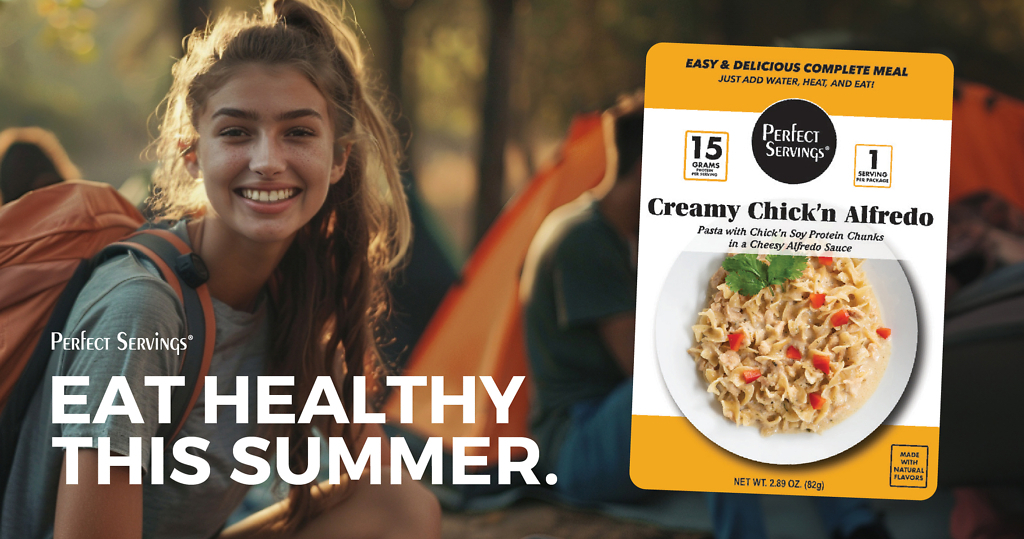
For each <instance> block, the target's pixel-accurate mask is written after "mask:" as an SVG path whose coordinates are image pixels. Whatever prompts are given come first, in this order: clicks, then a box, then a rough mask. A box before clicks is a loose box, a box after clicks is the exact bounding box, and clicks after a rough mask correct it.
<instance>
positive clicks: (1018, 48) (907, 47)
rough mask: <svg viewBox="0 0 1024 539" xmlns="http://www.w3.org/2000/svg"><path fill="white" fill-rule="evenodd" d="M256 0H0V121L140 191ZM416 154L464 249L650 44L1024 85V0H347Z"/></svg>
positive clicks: (616, 88) (1021, 92)
mask: <svg viewBox="0 0 1024 539" xmlns="http://www.w3.org/2000/svg"><path fill="white" fill-rule="evenodd" d="M255 5H256V1H254V0H0V129H3V128H7V127H13V126H24V125H37V126H41V127H44V128H46V129H49V130H51V131H53V132H54V133H56V134H57V136H58V137H59V138H60V140H61V141H62V142H63V143H64V144H65V146H66V148H67V150H68V152H69V154H70V156H71V158H72V160H73V161H74V162H75V163H76V164H77V165H78V166H79V168H80V169H81V170H82V172H83V176H84V177H85V178H86V179H91V180H96V181H103V182H107V183H110V184H113V185H115V186H118V187H121V188H122V191H123V192H125V193H126V194H128V195H129V196H130V197H133V198H135V199H136V201H141V200H142V198H143V197H144V196H145V194H146V192H147V188H148V176H149V172H150V170H151V169H152V163H150V162H148V161H146V160H145V159H144V158H143V155H142V154H143V151H144V149H145V147H146V144H147V143H148V142H149V141H150V140H151V137H152V136H153V134H154V133H155V131H156V123H155V119H154V117H153V116H152V112H153V110H154V109H155V108H156V106H157V104H158V102H159V101H160V99H161V98H162V97H163V95H164V94H165V93H166V91H167V88H168V85H169V84H170V75H169V74H170V69H169V68H170V66H171V64H172V62H173V61H174V59H175V58H178V57H180V56H181V54H182V49H181V47H182V37H183V36H184V35H186V34H187V33H188V32H189V31H191V29H192V28H195V27H196V26H202V25H203V24H205V20H206V16H207V14H216V13H218V12H221V11H222V10H224V9H227V8H235V9H239V8H240V9H251V8H254V7H255ZM349 7H350V8H351V10H350V11H351V12H354V15H355V17H356V19H357V20H358V23H359V27H360V28H361V33H362V36H363V38H364V40H365V42H366V44H367V45H368V46H369V51H370V52H369V55H368V60H369V63H370V64H371V66H372V67H373V68H374V69H376V70H377V71H378V78H377V80H378V81H379V83H380V85H381V86H382V87H387V88H388V90H389V91H390V93H391V95H392V96H393V97H392V104H393V105H394V109H395V111H396V123H397V125H398V126H399V128H400V130H401V132H402V133H403V136H404V137H405V140H406V141H407V144H408V146H407V161H406V164H405V167H406V169H407V170H408V171H409V172H411V173H412V175H413V177H414V178H415V184H416V188H417V189H418V191H419V193H420V194H421V195H422V197H423V199H424V200H425V201H426V203H427V204H428V205H429V207H430V208H432V209H433V211H434V212H435V214H436V215H437V216H438V217H439V220H440V222H441V224H442V226H443V229H444V230H446V231H447V234H448V235H449V239H450V241H451V245H452V249H453V252H454V253H455V258H456V259H459V258H462V257H464V256H465V255H466V254H467V253H468V252H469V251H471V249H472V247H473V245H474V244H475V242H476V241H477V240H478V239H479V237H480V236H481V234H482V232H483V231H484V230H485V229H486V227H487V225H488V224H489V223H490V222H491V221H492V220H493V219H494V217H495V216H496V215H497V213H498V212H499V211H500V209H501V207H502V205H503V204H504V203H505V202H507V201H508V200H509V199H510V198H511V197H512V196H514V194H515V192H516V191H517V190H518V189H519V188H520V187H522V186H523V185H524V184H525V182H527V181H528V179H529V178H530V177H532V176H533V174H534V173H535V172H536V171H537V170H538V168H540V167H542V166H543V165H544V164H545V163H547V162H549V161H550V160H551V159H553V158H554V156H555V155H556V153H557V148H558V145H559V141H560V140H561V138H562V137H563V135H564V133H565V131H566V128H567V127H568V124H569V122H570V120H571V118H572V117H573V115H575V114H578V113H581V112H588V111H597V110H600V109H602V108H605V107H607V106H609V105H610V104H612V103H613V102H614V99H615V97H616V95H618V94H620V93H623V92H626V91H630V90H632V89H635V88H638V87H641V86H642V85H643V81H644V64H645V56H646V53H647V50H648V49H649V48H650V47H651V45H653V44H655V43H658V42H691V43H726V44H736V45H783V46H802V47H821V48H853V49H873V50H893V51H915V52H940V53H943V54H946V55H947V56H949V57H950V58H951V59H952V60H953V62H954V65H955V69H956V75H957V77H959V78H962V79H967V80H973V81H977V82H981V83H984V84H987V85H989V86H991V87H993V88H995V89H996V90H998V91H1000V92H1003V93H1006V94H1009V95H1011V96H1014V97H1018V98H1020V97H1024V1H1018V0H1013V1H1011V0H848V1H819V0H776V1H772V2H764V1H761V0H350V2H349Z"/></svg>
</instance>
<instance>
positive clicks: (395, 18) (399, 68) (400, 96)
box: [378, 0, 415, 148]
mask: <svg viewBox="0 0 1024 539" xmlns="http://www.w3.org/2000/svg"><path fill="white" fill-rule="evenodd" d="M414 2H415V0H378V8H379V9H380V14H381V18H382V19H383V21H384V37H385V39H386V44H385V48H386V50H385V59H384V61H383V62H382V63H383V64H384V65H383V66H380V68H381V69H382V70H383V71H384V76H385V77H386V79H387V87H388V92H389V93H390V94H391V95H392V96H393V98H394V99H395V100H396V101H397V102H398V105H399V108H400V110H409V109H410V103H411V102H412V97H413V96H412V92H411V91H407V89H406V85H405V84H404V79H405V20H406V16H407V15H408V13H409V10H410V8H412V5H413V3H414ZM395 128H396V129H397V130H398V138H399V140H400V141H401V143H402V147H403V148H408V147H409V144H410V142H411V138H412V125H411V123H410V121H409V117H408V116H407V115H405V114H404V113H403V114H402V115H401V116H398V117H396V118H395Z"/></svg>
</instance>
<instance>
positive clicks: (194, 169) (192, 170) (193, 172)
mask: <svg viewBox="0 0 1024 539" xmlns="http://www.w3.org/2000/svg"><path fill="white" fill-rule="evenodd" d="M182 152H183V153H182V154H181V158H182V159H183V160H184V161H185V170H187V171H188V173H189V175H190V176H192V177H193V178H195V179H197V180H198V179H199V178H201V177H202V171H201V170H199V156H198V155H196V144H192V145H191V146H189V147H187V148H185V149H184V150H182Z"/></svg>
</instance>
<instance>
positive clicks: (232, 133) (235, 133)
mask: <svg viewBox="0 0 1024 539" xmlns="http://www.w3.org/2000/svg"><path fill="white" fill-rule="evenodd" d="M245 134H246V133H245V131H243V130H242V129H240V128H237V127H229V128H227V129H222V130H221V132H220V133H219V135H220V136H222V137H244V136H245Z"/></svg>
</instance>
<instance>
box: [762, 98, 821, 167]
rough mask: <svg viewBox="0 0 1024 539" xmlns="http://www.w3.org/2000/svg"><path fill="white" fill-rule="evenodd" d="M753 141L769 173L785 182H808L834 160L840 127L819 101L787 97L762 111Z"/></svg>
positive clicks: (763, 165)
mask: <svg viewBox="0 0 1024 539" xmlns="http://www.w3.org/2000/svg"><path fill="white" fill-rule="evenodd" d="M750 142H751V147H752V148H753V150H754V159H755V160H757V164H758V166H760V167H761V170H763V171H764V173H765V174H767V175H769V176H771V177H772V179H774V180H776V181H780V182H782V183H789V184H800V183H807V182H809V181H811V180H813V179H815V178H817V177H818V176H821V173H822V172H825V170H826V169H827V168H828V166H829V165H831V164H832V158H833V157H835V155H836V128H835V127H834V126H833V125H832V120H831V119H829V117H828V114H825V111H823V110H821V107H819V106H818V105H815V104H814V103H811V102H810V101H805V100H803V99H786V100H783V101H779V102H778V103H775V104H774V105H772V106H770V107H768V108H767V109H765V110H764V112H762V113H761V116H760V117H759V118H758V119H757V123H755V124H754V132H753V133H752V134H751V137H750Z"/></svg>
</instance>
